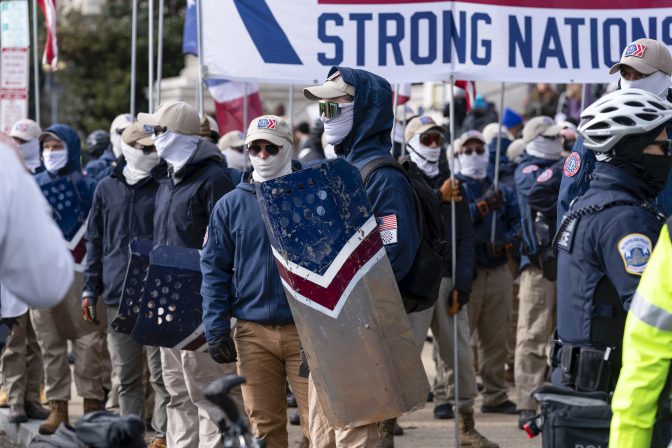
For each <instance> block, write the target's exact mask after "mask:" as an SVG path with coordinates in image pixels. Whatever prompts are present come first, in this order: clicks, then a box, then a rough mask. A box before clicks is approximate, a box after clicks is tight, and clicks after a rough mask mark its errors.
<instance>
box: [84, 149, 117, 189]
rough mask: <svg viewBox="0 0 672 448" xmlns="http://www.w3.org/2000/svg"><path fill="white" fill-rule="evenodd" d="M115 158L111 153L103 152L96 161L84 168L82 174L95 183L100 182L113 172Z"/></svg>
mask: <svg viewBox="0 0 672 448" xmlns="http://www.w3.org/2000/svg"><path fill="white" fill-rule="evenodd" d="M116 161H117V158H116V157H115V156H114V153H113V152H112V151H105V152H104V153H103V154H102V155H101V156H100V157H98V158H97V159H96V160H91V161H90V162H89V163H87V164H86V166H85V167H84V174H85V175H86V176H88V177H90V178H91V179H93V180H94V181H96V182H100V181H101V180H103V179H104V178H106V177H107V176H109V175H110V174H112V171H114V166H115V164H114V162H116Z"/></svg>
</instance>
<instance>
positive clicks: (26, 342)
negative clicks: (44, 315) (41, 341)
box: [2, 313, 44, 405]
mask: <svg viewBox="0 0 672 448" xmlns="http://www.w3.org/2000/svg"><path fill="white" fill-rule="evenodd" d="M2 377H3V385H4V386H5V389H6V391H7V397H8V400H9V404H10V405H12V404H23V403H24V402H26V401H39V397H40V386H41V385H42V379H43V377H44V367H43V366H42V355H41V354H40V346H39V345H38V343H37V338H36V337H35V332H34V331H33V326H32V325H31V323H30V316H29V314H28V313H26V314H24V315H22V316H20V317H18V318H17V324H16V325H14V326H13V327H12V332H11V333H10V334H9V336H8V337H7V342H6V344H5V349H4V351H3V352H2Z"/></svg>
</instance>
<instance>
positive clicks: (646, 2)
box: [317, 0, 672, 9]
mask: <svg viewBox="0 0 672 448" xmlns="http://www.w3.org/2000/svg"><path fill="white" fill-rule="evenodd" d="M317 3H318V4H319V5H400V4H419V3H446V4H448V3H452V2H449V1H446V0H318V2H317ZM456 3H471V4H477V5H493V6H517V7H523V8H548V9H642V8H670V7H672V0H637V1H632V2H626V1H624V0H620V1H610V0H593V1H591V2H587V1H585V0H460V1H459V2H456Z"/></svg>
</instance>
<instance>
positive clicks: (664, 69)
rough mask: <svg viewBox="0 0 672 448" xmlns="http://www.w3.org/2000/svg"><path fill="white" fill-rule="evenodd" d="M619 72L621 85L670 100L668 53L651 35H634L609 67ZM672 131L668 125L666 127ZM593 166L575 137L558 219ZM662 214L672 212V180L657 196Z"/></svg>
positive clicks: (585, 184) (671, 72)
mask: <svg viewBox="0 0 672 448" xmlns="http://www.w3.org/2000/svg"><path fill="white" fill-rule="evenodd" d="M617 72H618V73H620V80H619V85H620V88H621V89H630V88H637V89H643V90H646V91H648V92H651V93H653V94H654V95H657V96H659V97H660V98H662V99H663V100H666V101H668V102H670V101H672V89H670V83H671V82H672V80H671V79H670V76H671V75H672V55H670V51H669V50H668V49H667V46H666V45H665V44H664V43H663V42H661V41H657V40H653V39H646V38H643V39H637V40H636V41H634V42H632V43H631V44H629V45H628V46H627V47H625V49H624V50H623V55H622V56H621V60H620V61H619V62H618V63H617V64H615V65H614V66H613V67H611V69H610V70H609V73H610V74H615V73H617ZM668 133H670V134H672V128H670V129H668ZM594 166H595V155H594V154H593V152H592V151H586V148H585V146H584V144H583V140H582V139H581V138H579V139H577V141H576V144H575V145H574V149H573V151H572V153H571V154H570V155H569V157H568V158H567V160H566V163H565V167H564V170H563V178H562V182H561V186H560V197H559V199H558V219H561V218H562V216H563V215H564V214H565V212H566V211H567V209H568V208H569V204H570V203H571V201H572V200H573V199H574V198H575V197H577V196H579V195H581V194H583V192H585V191H586V190H587V189H588V185H589V184H590V174H591V173H592V171H593V169H594ZM658 203H659V204H660V205H661V206H662V208H663V211H664V212H665V214H666V215H669V214H670V213H672V182H668V186H667V187H666V188H665V189H664V190H663V192H662V193H661V194H660V195H659V197H658Z"/></svg>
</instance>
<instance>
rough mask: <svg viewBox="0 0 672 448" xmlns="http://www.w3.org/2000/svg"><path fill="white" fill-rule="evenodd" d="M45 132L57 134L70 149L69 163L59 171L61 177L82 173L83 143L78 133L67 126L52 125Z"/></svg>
mask: <svg viewBox="0 0 672 448" xmlns="http://www.w3.org/2000/svg"><path fill="white" fill-rule="evenodd" d="M43 132H48V133H50V134H55V135H56V136H57V137H58V138H60V139H61V140H63V142H64V143H65V144H66V146H67V147H68V162H67V163H66V164H65V166H64V167H63V168H61V169H60V170H59V171H58V175H59V176H67V175H68V174H71V173H74V172H81V171H82V162H81V152H82V141H81V140H80V138H79V135H77V132H76V131H75V130H74V129H73V128H71V127H70V126H68V125H65V124H52V125H51V126H49V127H48V128H47V129H45V130H44V131H43ZM42 150H43V149H42V142H40V154H42Z"/></svg>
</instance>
